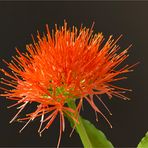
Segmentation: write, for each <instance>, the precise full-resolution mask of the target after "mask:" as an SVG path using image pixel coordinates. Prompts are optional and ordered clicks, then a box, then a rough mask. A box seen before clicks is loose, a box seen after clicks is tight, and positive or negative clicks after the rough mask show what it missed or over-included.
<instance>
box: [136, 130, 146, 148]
mask: <svg viewBox="0 0 148 148" xmlns="http://www.w3.org/2000/svg"><path fill="white" fill-rule="evenodd" d="M137 147H138V148H148V132H147V133H146V134H145V137H143V138H142V140H141V141H140V143H139V144H138V146H137Z"/></svg>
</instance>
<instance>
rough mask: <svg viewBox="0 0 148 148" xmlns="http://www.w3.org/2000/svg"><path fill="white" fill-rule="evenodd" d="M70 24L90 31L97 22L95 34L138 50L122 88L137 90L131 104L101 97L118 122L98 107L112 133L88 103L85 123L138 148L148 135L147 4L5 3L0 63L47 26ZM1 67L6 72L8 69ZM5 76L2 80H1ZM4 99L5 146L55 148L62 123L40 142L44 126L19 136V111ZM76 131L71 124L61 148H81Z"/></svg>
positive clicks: (0, 16)
mask: <svg viewBox="0 0 148 148" xmlns="http://www.w3.org/2000/svg"><path fill="white" fill-rule="evenodd" d="M64 19H66V20H67V22H68V24H69V26H72V25H76V26H78V28H79V27H80V25H81V23H82V24H83V25H84V26H87V27H91V25H92V22H93V21H95V27H94V32H95V33H97V32H103V33H104V35H105V38H106V39H107V38H108V36H109V35H110V34H112V35H114V37H118V36H119V35H120V34H123V38H122V39H121V40H120V42H119V44H120V45H121V50H123V49H124V48H126V47H128V46H129V45H130V44H131V43H132V44H133V46H132V48H131V50H130V57H129V59H128V60H127V61H126V62H124V63H125V64H126V63H129V64H134V63H136V62H137V61H140V64H139V65H138V66H137V67H136V68H135V71H134V72H133V73H129V74H128V76H129V79H128V80H123V81H121V82H118V84H119V85H120V86H124V87H127V88H131V89H133V92H130V93H127V96H129V97H130V98H131V101H123V100H121V99H119V98H115V97H114V98H113V99H112V100H111V101H110V100H108V98H107V96H102V98H103V99H104V102H105V103H106V104H107V106H108V107H109V108H110V110H111V111H112V113H113V116H109V115H108V114H107V111H105V109H104V108H103V107H102V106H101V105H100V102H98V106H99V107H100V108H101V110H102V111H103V112H104V114H105V115H106V116H107V117H108V119H109V120H110V122H111V123H112V125H113V129H110V127H109V126H108V124H107V123H106V121H105V120H104V119H103V118H102V117H101V116H100V120H99V123H97V122H96V121H95V114H94V111H93V110H92V109H91V108H90V107H89V105H88V104H87V103H85V106H84V112H82V115H83V117H85V118H86V119H88V120H90V121H92V123H94V124H95V125H96V127H97V128H99V129H101V130H102V131H103V132H104V133H105V134H106V136H107V137H108V139H109V140H111V141H112V143H113V145H114V146H116V147H133V146H137V144H138V142H139V141H140V139H141V138H142V137H143V136H144V134H145V133H146V131H147V130H148V115H147V114H148V91H147V86H148V2H97V1H96V2H0V59H6V60H8V61H9V60H10V58H11V56H12V55H15V53H16V52H15V47H18V48H19V49H21V50H22V51H25V45H26V44H29V43H32V39H31V34H33V35H34V36H36V31H37V30H39V31H40V32H45V24H46V23H47V24H49V27H50V29H52V28H53V27H54V24H55V23H57V24H58V25H63V20H64ZM0 67H3V68H4V67H5V65H4V64H3V63H1V64H0ZM1 76H2V75H1ZM10 104H11V102H10V101H9V102H7V101H6V100H5V98H3V97H1V100H0V146H2V147H4V146H15V147H16V146H35V147H36V146H56V145H57V140H58V134H59V120H58V119H57V120H56V121H55V122H54V124H53V125H52V126H51V128H50V129H49V130H47V131H45V133H43V137H41V138H40V137H39V135H38V133H37V129H38V126H39V120H38V121H35V122H33V123H31V124H29V125H28V127H26V129H25V130H24V131H23V132H22V133H21V134H19V129H21V127H22V126H23V125H24V124H23V123H16V122H15V123H12V124H9V121H10V119H11V118H12V117H13V116H14V115H15V113H16V110H15V108H11V109H7V108H6V106H8V105H10ZM70 132H71V127H70V125H69V123H68V122H67V123H66V131H65V132H64V133H63V136H62V140H61V146H63V147H76V146H79V147H82V144H81V141H80V139H79V136H78V135H77V134H76V133H75V132H74V134H73V136H72V137H71V138H69V134H70Z"/></svg>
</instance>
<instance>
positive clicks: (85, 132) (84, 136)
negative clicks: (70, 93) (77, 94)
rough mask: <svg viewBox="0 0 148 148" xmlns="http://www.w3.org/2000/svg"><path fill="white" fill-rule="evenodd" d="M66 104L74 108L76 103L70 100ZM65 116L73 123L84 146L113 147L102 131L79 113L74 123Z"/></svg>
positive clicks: (90, 147) (93, 147) (86, 147)
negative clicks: (76, 121)
mask: <svg viewBox="0 0 148 148" xmlns="http://www.w3.org/2000/svg"><path fill="white" fill-rule="evenodd" d="M68 106H69V107H70V108H72V109H74V110H75V109H76V104H75V102H74V101H72V100H70V101H69V102H68ZM71 115H73V114H71ZM66 117H67V118H68V119H69V121H70V124H71V126H72V127H73V126H74V125H75V129H76V131H77V133H78V134H79V136H80V138H81V141H82V143H83V146H84V147H85V148H113V145H112V144H111V142H110V141H108V140H107V138H106V136H105V135H104V134H103V132H101V131H100V130H98V129H97V128H96V127H95V126H94V125H93V124H91V123H90V122H89V121H87V120H85V119H83V118H82V117H80V115H78V121H79V123H75V121H74V120H71V119H70V117H68V116H66Z"/></svg>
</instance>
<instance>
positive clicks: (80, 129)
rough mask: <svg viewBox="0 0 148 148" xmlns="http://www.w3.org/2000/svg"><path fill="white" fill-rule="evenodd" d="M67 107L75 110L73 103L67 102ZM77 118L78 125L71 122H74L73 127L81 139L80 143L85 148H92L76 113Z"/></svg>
mask: <svg viewBox="0 0 148 148" xmlns="http://www.w3.org/2000/svg"><path fill="white" fill-rule="evenodd" d="M68 106H69V107H70V108H72V109H74V110H76V104H75V101H73V100H70V101H69V102H68ZM77 116H78V123H77V122H75V121H74V120H73V122H74V126H75V128H76V131H77V133H78V134H79V136H80V139H81V141H82V143H83V146H84V147H85V148H88V147H89V148H92V144H91V142H90V140H89V137H88V135H87V133H86V130H85V128H84V126H83V123H82V120H81V117H80V115H79V114H78V112H77ZM70 121H71V122H72V120H70Z"/></svg>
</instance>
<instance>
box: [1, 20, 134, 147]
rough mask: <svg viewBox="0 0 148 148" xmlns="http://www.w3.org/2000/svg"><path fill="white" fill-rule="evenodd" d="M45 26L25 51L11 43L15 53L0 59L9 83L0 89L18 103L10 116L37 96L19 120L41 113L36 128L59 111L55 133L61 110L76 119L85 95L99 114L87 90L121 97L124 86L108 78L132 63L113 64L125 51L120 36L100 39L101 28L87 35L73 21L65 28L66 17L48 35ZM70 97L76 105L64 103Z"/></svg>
mask: <svg viewBox="0 0 148 148" xmlns="http://www.w3.org/2000/svg"><path fill="white" fill-rule="evenodd" d="M46 28H47V35H43V37H41V36H40V34H39V33H38V35H37V38H38V42H37V43H36V42H35V40H34V38H33V42H34V44H30V45H27V46H26V49H27V52H26V53H20V51H19V50H18V49H16V51H17V53H18V55H17V56H15V57H13V60H12V61H11V62H10V63H8V62H6V61H4V62H5V63H6V64H7V65H8V67H9V68H10V69H11V72H7V71H5V70H4V69H1V71H2V72H3V73H4V74H5V75H6V76H7V77H9V79H6V78H2V81H1V83H2V84H5V85H6V86H10V87H12V89H8V88H4V87H1V89H3V90H4V91H5V93H4V94H1V95H2V96H6V97H7V98H8V99H11V100H16V104H14V105H12V106H17V105H20V107H18V108H19V111H18V113H17V114H16V115H15V117H14V118H13V119H12V120H11V121H10V122H12V121H14V120H15V119H16V118H17V117H18V114H19V113H20V112H21V111H22V110H23V109H24V110H25V107H26V105H27V104H30V103H34V102H37V104H38V105H37V107H36V110H35V111H34V112H32V113H29V114H27V115H26V117H25V118H22V119H19V120H28V122H27V123H26V125H27V124H28V123H29V122H30V121H32V120H34V119H35V118H37V117H41V120H40V127H39V133H42V132H43V131H44V130H45V129H47V128H49V127H50V125H51V124H52V122H53V121H54V119H55V118H56V116H57V115H58V114H59V115H60V116H59V117H60V138H61V133H62V131H64V127H65V121H64V115H67V116H69V117H70V118H72V119H73V120H75V121H77V117H76V116H75V114H76V112H77V111H80V109H81V106H82V102H83V100H87V101H88V102H89V104H90V105H91V106H92V108H93V109H94V110H95V112H97V113H100V114H101V115H102V116H103V117H104V118H105V116H104V115H103V114H102V113H101V111H100V110H99V109H98V108H97V106H96V105H95V103H94V101H93V95H96V96H97V97H98V99H99V100H100V101H101V102H102V100H101V99H100V97H99V95H100V94H107V95H108V96H109V98H111V97H112V96H117V97H120V98H123V99H127V98H126V97H125V96H124V95H123V94H122V93H123V91H126V90H128V89H126V88H121V87H118V86H114V85H112V84H111V82H113V81H117V80H121V79H125V78H126V77H123V76H121V77H117V76H118V75H120V74H123V73H127V72H130V71H131V68H132V67H133V66H128V65H125V66H124V67H122V68H120V69H117V66H118V65H119V64H120V63H122V62H123V61H124V60H125V59H126V58H127V57H128V54H127V52H128V49H129V47H128V48H127V49H125V50H123V51H122V52H120V53H119V52H118V50H119V48H120V47H119V46H118V45H116V43H117V41H118V40H119V39H120V37H121V36H120V37H119V38H118V39H116V40H114V39H112V36H110V37H109V39H108V40H107V41H106V43H104V42H103V41H104V37H103V35H102V33H98V34H94V35H93V34H92V33H93V31H92V29H87V28H85V27H84V28H83V27H81V28H80V30H78V29H77V28H76V27H72V29H69V28H68V27H67V23H66V22H65V23H64V26H62V27H61V28H59V29H58V28H57V26H56V27H55V33H54V32H52V35H51V34H50V31H49V29H48V26H46ZM117 52H118V53H117ZM76 99H78V100H79V103H78V105H77V109H76V110H74V109H72V108H70V107H68V106H67V103H68V102H69V101H71V100H76ZM102 103H103V102H102ZM103 105H104V106H105V104H104V103H103ZM12 106H11V107H12ZM105 107H106V106H105ZM106 108H107V107H106ZM107 110H108V109H107ZM45 115H46V116H45ZM105 119H106V118H105ZM106 120H107V119H106ZM46 121H47V123H46V124H45V126H44V128H43V129H42V124H43V123H45V122H46ZM107 122H108V123H109V121H108V120H107ZM109 124H110V123H109ZM26 125H25V126H26ZM25 126H24V127H25ZM24 127H23V128H22V129H21V130H23V129H24ZM60 138H59V142H60ZM59 142H58V145H59Z"/></svg>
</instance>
